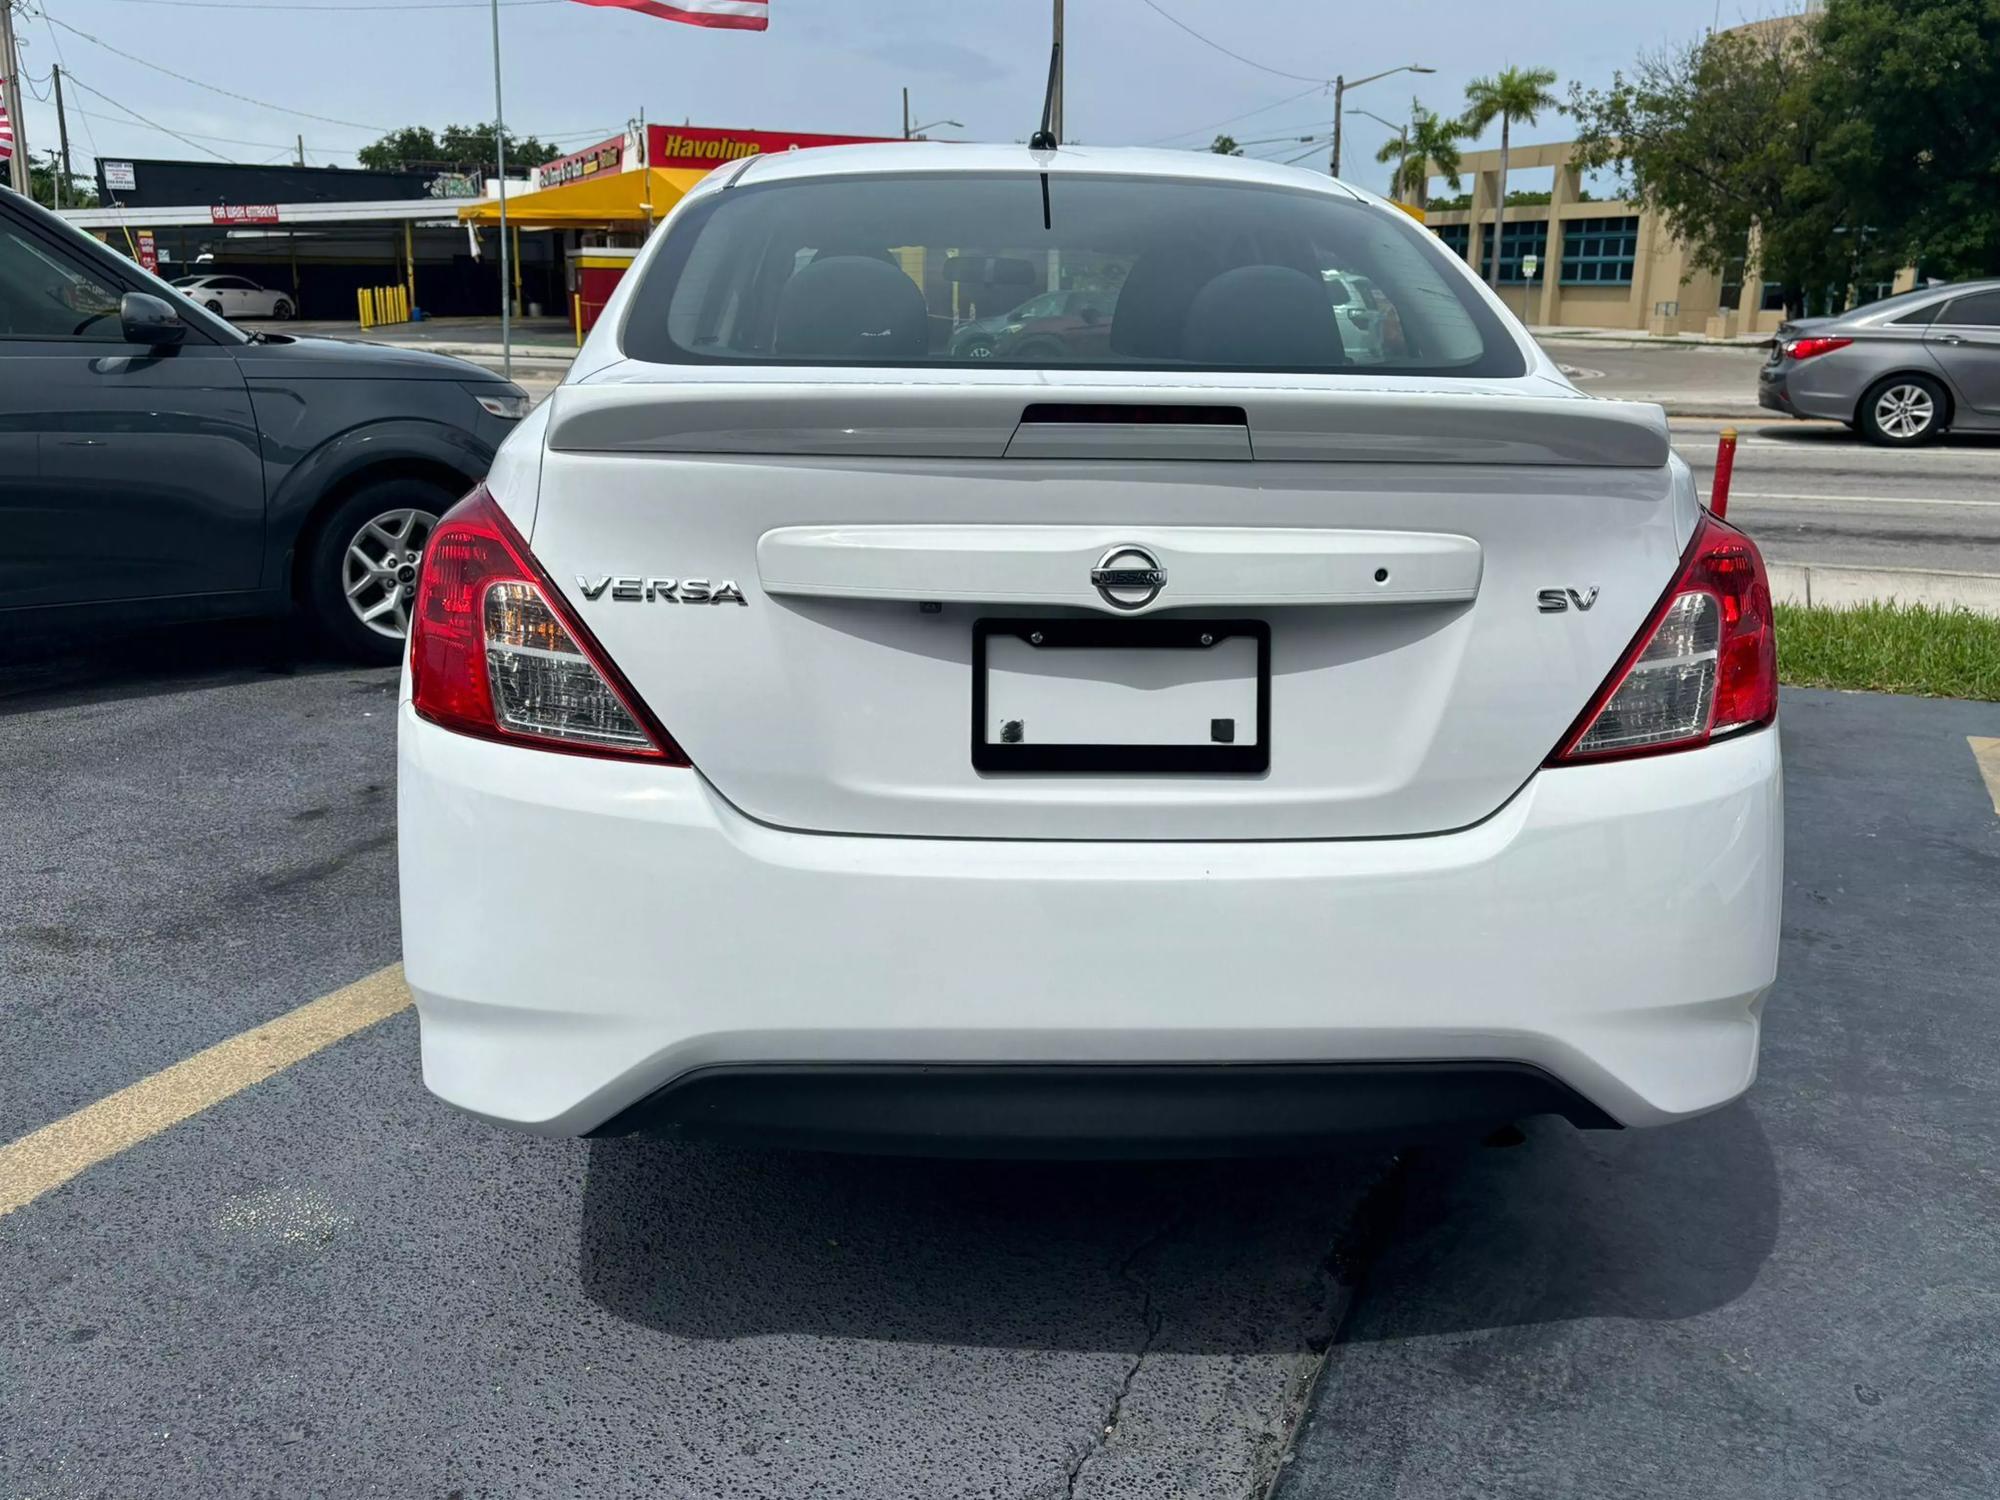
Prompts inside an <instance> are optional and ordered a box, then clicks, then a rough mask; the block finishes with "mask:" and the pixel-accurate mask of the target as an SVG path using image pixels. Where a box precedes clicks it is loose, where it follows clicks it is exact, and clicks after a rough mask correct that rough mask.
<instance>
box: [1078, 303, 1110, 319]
mask: <svg viewBox="0 0 2000 1500" xmlns="http://www.w3.org/2000/svg"><path fill="white" fill-rule="evenodd" d="M1077 316H1078V317H1080V318H1082V319H1083V321H1084V322H1086V323H1102V322H1103V321H1104V314H1103V313H1101V312H1099V311H1098V310H1097V309H1096V308H1094V307H1090V306H1088V305H1086V306H1083V307H1080V308H1078V309H1077Z"/></svg>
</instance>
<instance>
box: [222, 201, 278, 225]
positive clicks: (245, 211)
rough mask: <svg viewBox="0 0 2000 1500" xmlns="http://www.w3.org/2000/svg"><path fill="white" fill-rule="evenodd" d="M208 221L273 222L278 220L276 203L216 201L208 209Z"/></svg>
mask: <svg viewBox="0 0 2000 1500" xmlns="http://www.w3.org/2000/svg"><path fill="white" fill-rule="evenodd" d="M208 217H209V222H210V223H214V224H275V223H277V222H278V205H277V204H275V203H218V204H216V205H215V207H213V208H211V209H210V210H209V211H208Z"/></svg>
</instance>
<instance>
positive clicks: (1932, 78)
mask: <svg viewBox="0 0 2000 1500" xmlns="http://www.w3.org/2000/svg"><path fill="white" fill-rule="evenodd" d="M1817 40H1818V46H1819V53H1820V65H1819V66H1818V67H1817V68H1816V69H1815V70H1814V72H1813V74H1812V77H1811V81H1810V85H1809V88H1808V89H1807V91H1806V92H1807V94H1808V98H1809V106H1810V108H1811V110H1812V111H1813V112H1814V114H1816V115H1817V117H1818V118H1819V119H1821V120H1824V121H1825V122H1827V123H1826V129H1825V131H1824V134H1823V136H1822V138H1821V139H1820V141H1819V143H1818V151H1817V154H1816V157H1815V160H1814V163H1813V165H1814V168H1815V170H1816V174H1817V175H1818V177H1819V178H1821V179H1823V181H1821V182H1820V183H1819V184H1818V185H1819V186H1820V188H1821V190H1822V191H1824V188H1825V182H1828V181H1830V182H1835V183H1838V184H1840V185H1841V187H1842V189H1843V190H1844V192H1845V193H1846V194H1847V195H1849V196H1850V197H1851V199H1852V210H1851V212H1852V217H1853V221H1854V222H1855V223H1858V224H1865V225H1866V226H1867V227H1868V230H1869V233H1868V235H1867V236H1866V238H1867V239H1868V241H1869V242H1870V244H1871V246H1873V247H1874V248H1875V252H1876V258H1877V259H1878V260H1879V259H1881V258H1886V259H1887V260H1889V261H1891V262H1893V263H1894V264H1897V265H1908V264H1921V265H1922V266H1923V268H1924V270H1925V272H1926V273H1928V274H1932V275H1938V276H1945V277H1950V278H1952V279H1954V280H1956V279H1960V278H1965V277H1973V276H1991V275H1995V274H2000V4H1996V3H1994V0H1829V4H1828V5H1827V7H1826V10H1825V13H1824V16H1823V17H1822V19H1821V20H1820V23H1819V26H1818V38H1817ZM1868 279H1870V280H1873V279H1876V278H1875V277H1874V276H1872V275H1871V276H1869V277H1868Z"/></svg>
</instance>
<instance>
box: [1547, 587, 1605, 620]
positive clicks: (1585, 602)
mask: <svg viewBox="0 0 2000 1500" xmlns="http://www.w3.org/2000/svg"><path fill="white" fill-rule="evenodd" d="M1596 602H1597V585H1596V584H1594V583H1593V584H1592V585H1591V586H1590V587H1589V588H1587V589H1585V590H1584V591H1583V592H1582V593H1578V592H1577V591H1576V590H1575V589H1543V590H1542V591H1541V592H1540V593H1539V594H1537V595H1535V604H1536V607H1537V608H1539V609H1540V610H1541V612H1542V613H1543V614H1545V615H1559V614H1561V613H1562V612H1563V611H1564V610H1566V609H1568V608H1569V607H1570V606H1571V605H1572V604H1573V605H1575V606H1576V607H1577V608H1578V609H1589V608H1590V606H1591V605H1593V604H1595V603H1596Z"/></svg>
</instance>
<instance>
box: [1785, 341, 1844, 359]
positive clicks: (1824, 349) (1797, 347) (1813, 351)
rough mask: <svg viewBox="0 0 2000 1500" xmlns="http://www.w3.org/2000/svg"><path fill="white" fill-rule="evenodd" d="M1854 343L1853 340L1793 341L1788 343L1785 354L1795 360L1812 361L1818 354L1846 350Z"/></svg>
mask: <svg viewBox="0 0 2000 1500" xmlns="http://www.w3.org/2000/svg"><path fill="white" fill-rule="evenodd" d="M1853 342H1854V340H1853V339H1792V340H1790V341H1788V342H1787V343H1786V345H1785V353H1786V354H1787V355H1789V356H1790V357H1791V358H1793V359H1811V358H1812V357H1813V356H1814V355H1817V354H1831V353H1833V351H1834V350H1836V349H1845V348H1846V347H1847V346H1848V345H1849V344H1851V343H1853Z"/></svg>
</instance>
